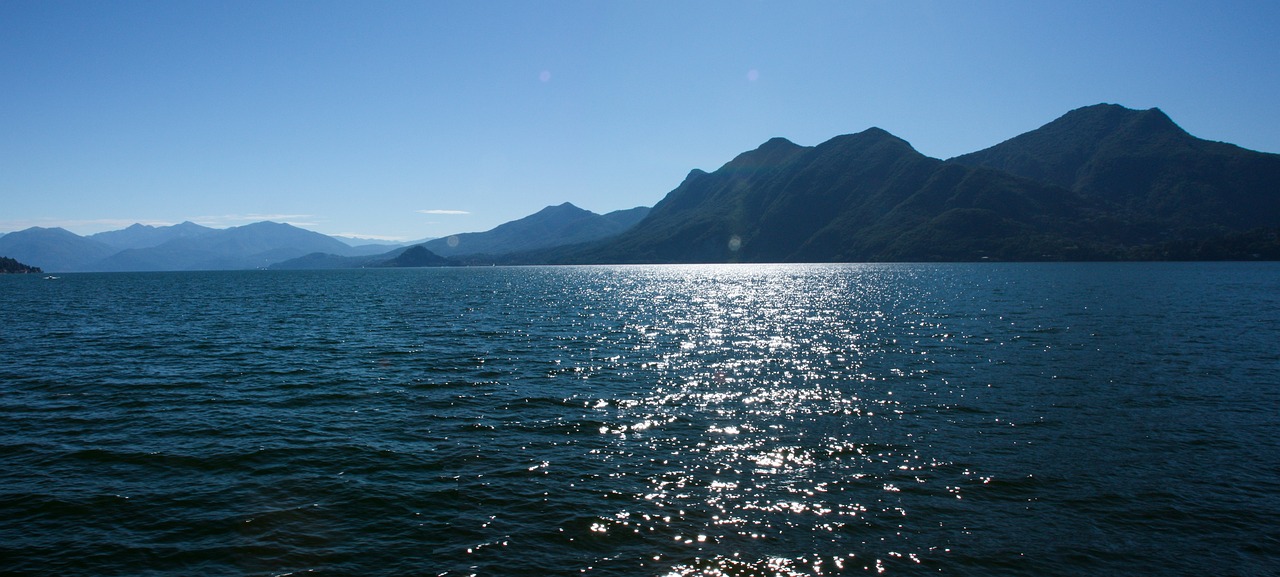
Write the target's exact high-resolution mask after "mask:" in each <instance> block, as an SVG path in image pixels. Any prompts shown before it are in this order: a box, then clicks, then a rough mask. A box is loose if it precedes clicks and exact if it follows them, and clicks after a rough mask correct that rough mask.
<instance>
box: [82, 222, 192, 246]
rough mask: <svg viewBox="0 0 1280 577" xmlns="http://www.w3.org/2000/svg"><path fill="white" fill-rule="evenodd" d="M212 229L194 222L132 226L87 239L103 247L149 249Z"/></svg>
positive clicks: (90, 236)
mask: <svg viewBox="0 0 1280 577" xmlns="http://www.w3.org/2000/svg"><path fill="white" fill-rule="evenodd" d="M213 231H214V229H212V228H209V227H207V226H200V225H198V224H196V223H194V222H189V221H188V222H183V223H182V224H175V225H173V226H150V225H145V224H134V225H132V226H130V227H129V228H125V229H122V230H113V231H108V232H100V233H97V234H91V235H89V236H88V237H87V238H90V239H93V240H96V241H98V242H101V243H103V244H105V245H108V246H111V247H114V248H117V249H120V250H124V249H128V248H150V247H153V246H160V245H162V244H164V243H166V242H168V241H171V240H174V239H179V238H193V237H197V236H201V235H204V234H208V233H210V232H213Z"/></svg>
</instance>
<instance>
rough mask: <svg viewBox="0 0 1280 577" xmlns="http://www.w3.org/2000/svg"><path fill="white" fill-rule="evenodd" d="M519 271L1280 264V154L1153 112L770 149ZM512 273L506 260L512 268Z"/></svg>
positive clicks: (537, 256) (769, 145)
mask: <svg viewBox="0 0 1280 577" xmlns="http://www.w3.org/2000/svg"><path fill="white" fill-rule="evenodd" d="M523 257H524V259H525V260H527V261H529V262H552V263H650V262H652V263H660V262H850V261H974V260H987V259H991V260H1024V261H1025V260H1181V259H1200V260H1222V259H1271V260H1275V259H1280V155H1276V154H1268V153H1262V152H1255V151H1251V150H1246V149H1243V148H1240V147H1237V146H1234V145H1231V144H1225V143H1220V142H1211V141H1206V140H1202V139H1199V138H1196V137H1194V136H1192V135H1190V134H1188V133H1186V132H1185V131H1183V130H1182V129H1181V128H1179V127H1178V126H1177V125H1176V124H1175V123H1174V122H1173V121H1172V120H1170V119H1169V117H1168V116H1166V115H1165V114H1164V113H1163V112H1161V111H1160V110H1159V109H1150V110H1131V109H1128V108H1124V107H1122V106H1118V105H1114V104H1099V105H1095V106H1087V107H1084V108H1080V109H1076V110H1073V111H1071V112H1068V113H1067V114H1065V115H1063V116H1062V117H1061V118H1058V119H1057V120H1054V121H1053V122H1050V123H1049V124H1046V125H1045V126H1042V127H1041V128H1039V129H1036V130H1033V131H1031V132H1028V133H1026V134H1023V135H1020V136H1017V137H1015V138H1012V139H1010V140H1007V141H1005V142H1003V143H1000V144H997V145H996V146H993V147H991V148H988V149H985V150H982V151H978V152H974V153H971V154H967V155H962V156H959V157H956V158H953V159H950V160H946V161H944V160H939V159H935V158H930V157H927V156H925V155H923V154H921V153H919V152H917V151H916V150H915V149H913V148H912V147H911V146H910V144H908V143H907V142H906V141H904V140H902V139H900V138H897V137H895V136H893V135H892V134H889V133H888V132H885V131H884V130H881V129H878V128H871V129H868V130H866V131H863V132H860V133H857V134H851V135H844V136H838V137H836V138H833V139H831V140H828V141H827V142H824V143H822V144H819V145H817V146H814V147H804V146H798V145H795V144H793V143H791V142H789V141H787V140H785V139H781V138H775V139H772V140H770V141H768V142H765V143H764V144H763V145H761V146H760V147H759V148H757V149H755V150H752V151H749V152H745V153H743V154H741V155H739V156H738V157H736V158H734V159H733V160H731V161H730V162H728V163H727V164H725V165H724V166H722V167H721V168H719V169H718V170H716V171H714V172H711V173H707V172H704V171H701V170H694V171H692V172H690V173H689V175H688V176H687V177H686V178H685V180H684V182H682V183H681V184H680V185H679V186H678V187H676V188H675V190H673V191H671V192H670V193H669V194H668V195H667V196H666V197H665V198H663V199H662V201H661V202H659V203H657V204H656V205H655V206H654V207H653V210H652V211H650V213H649V216H648V217H647V218H646V219H645V220H643V221H642V222H640V223H639V224H637V225H636V226H635V227H633V228H632V229H630V230H628V231H626V232H625V233H623V234H621V235H618V236H616V237H613V238H611V239H608V240H606V241H603V242H599V243H595V244H591V245H584V246H574V247H562V248H560V249H556V250H549V251H541V252H535V253H531V254H527V255H523ZM509 261H510V260H509Z"/></svg>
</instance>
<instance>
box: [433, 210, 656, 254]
mask: <svg viewBox="0 0 1280 577" xmlns="http://www.w3.org/2000/svg"><path fill="white" fill-rule="evenodd" d="M648 211H649V209H648V208H646V207H638V208H633V209H629V210H620V211H615V212H611V213H609V214H605V215H599V214H596V213H594V212H591V211H589V210H584V209H581V208H578V207H576V206H574V205H572V204H570V203H567V202H566V203H564V204H560V205H557V206H548V207H546V208H544V209H542V210H540V211H538V212H536V213H534V214H531V215H529V216H526V217H524V218H521V219H519V220H513V221H511V222H508V223H505V224H501V225H498V226H497V227H494V228H493V229H490V230H488V231H485V232H468V233H463V234H457V235H453V236H450V237H447V238H437V239H435V240H432V241H429V242H426V243H424V246H426V247H427V248H428V249H430V250H431V251H432V252H434V253H436V254H438V255H441V256H446V257H449V256H460V255H470V254H505V253H511V252H516V251H524V250H534V249H540V248H548V247H556V246H562V245H568V244H575V243H582V242H588V241H592V240H597V239H602V238H608V237H610V236H614V235H616V234H619V233H621V232H622V231H624V230H627V229H628V228H631V227H632V226H634V225H635V224H636V223H637V222H639V221H640V220H641V219H643V218H644V216H645V214H647V213H648Z"/></svg>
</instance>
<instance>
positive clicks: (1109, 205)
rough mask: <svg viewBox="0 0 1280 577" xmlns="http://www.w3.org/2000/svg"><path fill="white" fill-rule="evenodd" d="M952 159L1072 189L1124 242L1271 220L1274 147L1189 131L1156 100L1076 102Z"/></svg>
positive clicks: (1276, 168) (1278, 186) (1277, 165)
mask: <svg viewBox="0 0 1280 577" xmlns="http://www.w3.org/2000/svg"><path fill="white" fill-rule="evenodd" d="M952 161H953V162H956V163H960V164H966V165H971V166H986V167H990V168H994V169H998V170H1002V171H1005V172H1009V173H1012V174H1016V175H1019V176H1023V177H1027V178H1032V179H1035V180H1039V181H1042V182H1046V183H1050V184H1054V185H1057V186H1061V187H1063V188H1067V189H1069V190H1071V191H1073V192H1076V193H1078V194H1080V195H1081V196H1082V197H1084V198H1086V199H1088V200H1090V201H1092V202H1095V203H1097V204H1098V206H1099V209H1100V210H1102V211H1103V212H1105V213H1106V218H1110V219H1114V220H1115V222H1114V226H1115V227H1117V228H1126V229H1128V231H1127V232H1128V234H1127V235H1126V239H1127V240H1128V241H1129V242H1149V241H1159V240H1166V239H1169V238H1174V239H1176V238H1186V237H1188V236H1192V237H1194V236H1204V235H1214V234H1217V233H1225V232H1230V231H1237V232H1238V231H1244V230H1250V229H1256V228H1267V227H1270V228H1275V227H1276V226H1278V225H1280V216H1278V215H1280V155H1277V154H1267V153H1263V152H1256V151H1252V150H1247V149H1244V148H1240V147H1238V146H1235V145H1232V144H1226V143H1222V142H1212V141H1208V140H1202V139H1199V138H1196V137H1194V136H1192V135H1190V134H1188V133H1187V132H1186V131H1184V130H1183V129H1182V128H1181V127H1179V126H1178V125H1177V124H1175V123H1174V122H1173V121H1172V120H1171V119H1170V118H1169V117H1168V116H1166V115H1165V114H1164V112H1162V111H1160V109H1158V108H1152V109H1150V110H1131V109H1128V108H1125V107H1123V106H1118V105H1114V104H1098V105H1094V106H1087V107H1084V108H1079V109H1076V110H1072V111H1071V112H1068V113H1067V114H1065V115H1063V116H1062V117H1060V118H1058V119H1056V120H1054V121H1053V122H1050V123H1048V124H1046V125H1044V126H1042V127H1040V128H1038V129H1036V130H1033V131H1031V132H1027V133H1025V134H1022V135H1019V136H1016V137H1014V138H1011V139H1009V140H1007V141H1005V142H1002V143H1000V144H997V145H995V146H992V147H990V148H987V149H985V150H980V151H978V152H973V153H970V154H965V155H962V156H958V157H956V158H954V159H952Z"/></svg>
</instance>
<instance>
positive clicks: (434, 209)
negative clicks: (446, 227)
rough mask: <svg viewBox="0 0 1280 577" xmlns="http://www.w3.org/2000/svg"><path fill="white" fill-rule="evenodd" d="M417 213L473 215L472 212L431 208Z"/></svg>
mask: <svg viewBox="0 0 1280 577" xmlns="http://www.w3.org/2000/svg"><path fill="white" fill-rule="evenodd" d="M416 212H420V213H422V214H471V213H470V212H467V211H465V210H447V209H443V208H430V209H426V210H419V211H416Z"/></svg>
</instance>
